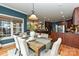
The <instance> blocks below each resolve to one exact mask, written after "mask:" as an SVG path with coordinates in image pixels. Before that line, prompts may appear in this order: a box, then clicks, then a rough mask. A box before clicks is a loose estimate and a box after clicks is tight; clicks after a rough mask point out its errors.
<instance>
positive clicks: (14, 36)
mask: <svg viewBox="0 0 79 59" xmlns="http://www.w3.org/2000/svg"><path fill="white" fill-rule="evenodd" d="M13 38H14V41H15V45H16V49H15V54H16V53H17V52H19V54H20V45H19V41H18V37H17V36H16V35H13Z"/></svg>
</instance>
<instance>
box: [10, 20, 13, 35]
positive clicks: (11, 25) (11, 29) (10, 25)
mask: <svg viewBox="0 0 79 59" xmlns="http://www.w3.org/2000/svg"><path fill="white" fill-rule="evenodd" d="M10 26H11V36H12V35H13V22H12V21H11V25H10Z"/></svg>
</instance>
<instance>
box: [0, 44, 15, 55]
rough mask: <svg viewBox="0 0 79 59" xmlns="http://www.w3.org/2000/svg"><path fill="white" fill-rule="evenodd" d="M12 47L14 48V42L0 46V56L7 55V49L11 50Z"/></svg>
mask: <svg viewBox="0 0 79 59" xmlns="http://www.w3.org/2000/svg"><path fill="white" fill-rule="evenodd" d="M13 48H16V46H15V44H12V45H8V46H5V47H2V48H0V56H7V52H8V50H11V49H13Z"/></svg>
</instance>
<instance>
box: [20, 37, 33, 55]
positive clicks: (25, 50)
mask: <svg viewBox="0 0 79 59" xmlns="http://www.w3.org/2000/svg"><path fill="white" fill-rule="evenodd" d="M18 41H19V45H20V49H21V56H34V55H35V54H34V53H33V52H32V51H31V50H30V49H29V47H28V45H27V42H26V40H25V39H22V38H21V37H18Z"/></svg>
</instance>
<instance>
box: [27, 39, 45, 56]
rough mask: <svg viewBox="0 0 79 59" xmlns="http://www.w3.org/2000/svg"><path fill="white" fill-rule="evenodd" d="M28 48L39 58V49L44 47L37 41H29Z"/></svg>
mask: <svg viewBox="0 0 79 59" xmlns="http://www.w3.org/2000/svg"><path fill="white" fill-rule="evenodd" d="M28 46H29V48H31V49H32V50H33V51H35V53H36V55H37V56H39V55H40V52H41V49H43V48H45V45H44V44H43V43H40V42H38V41H35V40H33V41H29V42H28Z"/></svg>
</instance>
